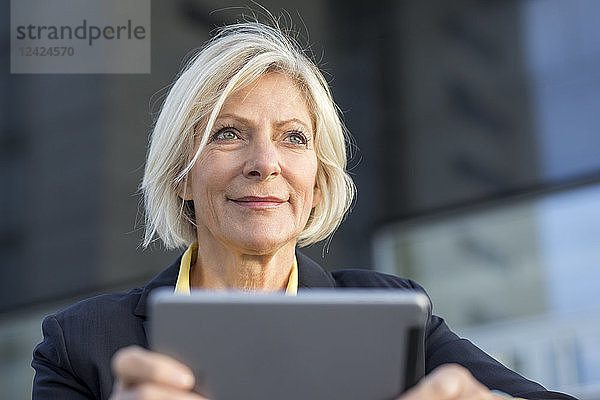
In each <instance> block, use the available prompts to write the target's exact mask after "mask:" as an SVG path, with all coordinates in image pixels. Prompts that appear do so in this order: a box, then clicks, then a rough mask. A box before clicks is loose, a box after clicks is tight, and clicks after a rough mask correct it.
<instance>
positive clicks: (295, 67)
mask: <svg viewBox="0 0 600 400" xmlns="http://www.w3.org/2000/svg"><path fill="white" fill-rule="evenodd" d="M345 168H346V138H345V133H344V128H343V125H342V123H341V120H340V118H339V114H338V112H337V109H336V106H335V104H334V102H333V100H332V97H331V94H330V91H329V88H328V85H327V83H326V81H325V79H324V78H323V76H322V75H321V73H320V72H319V70H318V68H317V67H316V66H315V64H314V63H312V62H311V61H310V60H309V59H308V58H307V57H306V56H305V55H304V54H303V53H302V51H301V50H299V48H298V47H297V46H296V45H295V44H294V42H293V41H292V40H290V39H289V38H288V37H287V36H286V35H285V34H283V33H282V32H281V31H280V30H279V29H278V28H273V27H269V26H266V25H263V24H260V23H242V24H236V25H231V26H228V27H225V28H223V29H222V30H221V31H220V32H219V33H218V34H217V35H216V36H215V37H214V38H213V39H212V40H211V41H210V42H208V43H207V44H206V45H205V46H204V47H203V49H202V50H201V51H200V52H199V53H198V54H197V56H196V57H195V58H193V59H192V60H191V62H190V63H189V64H188V66H187V67H186V68H185V70H184V72H183V73H182V74H181V75H180V76H179V78H178V79H177V81H176V82H175V84H174V85H173V87H172V89H171V91H170V93H169V95H168V97H167V98H166V100H165V103H164V105H163V108H162V111H161V113H160V116H159V118H158V120H157V122H156V125H155V128H154V131H153V133H152V140H151V145H150V149H149V152H148V158H147V164H146V170H145V174H144V179H143V183H142V191H143V193H144V198H145V206H146V215H147V224H146V236H145V244H146V245H147V244H148V243H150V242H151V241H152V240H154V239H155V238H156V237H158V238H160V240H162V242H163V243H164V244H165V245H166V246H167V247H169V248H178V247H182V248H185V247H187V250H186V251H185V253H184V254H183V255H182V256H181V257H180V258H179V259H177V260H176V261H175V263H174V264H173V265H171V266H170V267H169V268H167V269H166V270H165V271H163V272H162V273H161V274H159V275H158V276H157V277H156V278H155V279H153V280H152V281H151V282H150V283H148V284H147V285H146V286H144V287H142V288H137V289H133V290H131V291H129V292H127V293H121V294H111V295H104V296H99V297H96V298H92V299H89V300H86V301H83V302H80V303H78V304H76V305H74V306H71V307H69V308H67V309H66V310H63V311H61V312H59V313H57V314H55V315H52V316H50V317H48V318H46V319H45V320H44V323H43V331H44V340H43V342H42V343H40V344H39V345H38V346H37V348H36V349H35V351H34V359H33V363H32V365H33V367H34V368H35V370H36V376H35V380H34V389H33V398H34V399H107V398H109V397H110V398H111V399H113V400H117V399H173V400H175V399H201V398H202V397H200V396H199V395H197V394H195V393H192V392H191V389H192V388H193V387H194V377H193V376H192V374H191V372H190V370H189V369H188V368H187V367H186V366H185V365H182V364H180V363H178V362H177V361H176V360H173V359H171V358H169V357H167V356H164V355H161V354H157V353H154V352H151V351H149V350H146V349H145V348H147V347H148V341H147V336H146V335H147V332H146V330H145V328H146V322H147V312H146V300H147V296H148V293H149V292H150V291H151V290H152V289H154V288H156V287H160V286H172V287H173V288H174V290H175V291H176V292H181V293H187V292H189V290H190V288H203V289H230V288H235V289H242V290H250V291H257V290H260V291H264V290H269V291H286V292H287V293H288V294H295V292H296V290H298V289H300V290H302V289H303V288H305V287H329V288H336V287H378V288H379V287H386V288H398V289H401V290H402V289H404V290H422V289H420V288H419V287H418V286H417V285H416V284H414V283H412V282H410V281H408V280H404V279H400V278H397V277H393V276H389V275H382V274H378V273H376V272H372V271H337V272H334V273H329V272H326V271H325V270H324V269H322V268H321V267H320V266H319V265H318V264H316V263H315V262H314V261H312V260H310V259H308V258H307V257H306V256H303V255H302V254H301V253H299V252H297V250H296V249H297V247H299V246H305V245H308V244H311V243H315V242H318V241H320V240H323V239H326V238H327V237H329V236H330V235H331V234H332V233H333V232H334V231H335V229H336V228H337V226H338V225H339V223H340V221H341V220H342V218H343V216H344V214H345V213H346V211H347V210H348V207H349V205H350V203H351V201H352V198H353V195H354V185H353V183H352V180H351V179H350V177H349V176H348V174H347V173H346V170H345ZM199 345H210V344H207V343H190V346H199ZM426 370H427V373H428V375H427V376H426V377H425V378H424V379H422V381H421V382H420V383H419V384H418V385H417V386H415V387H414V388H413V389H411V390H410V391H409V392H407V393H405V394H404V395H403V397H402V398H403V399H405V400H409V399H433V398H435V399H475V398H478V399H486V398H488V399H492V398H494V397H500V395H498V394H496V393H494V392H492V391H491V389H493V390H499V391H502V392H504V393H508V394H510V395H513V396H520V397H527V398H537V399H542V398H544V399H546V398H569V396H566V395H560V394H557V393H552V392H547V391H545V389H544V388H543V387H541V386H540V385H538V384H536V383H534V382H531V381H528V380H526V379H525V378H523V377H521V376H519V375H517V374H516V373H514V372H512V371H510V370H508V369H506V368H505V367H503V366H502V365H501V364H499V363H498V362H496V361H495V360H493V359H492V358H490V357H489V356H487V355H486V354H485V353H483V352H482V351H481V350H479V349H477V348H476V347H475V346H473V345H472V344H471V343H470V342H468V341H465V340H462V339H459V338H458V337H457V336H456V335H455V334H453V333H452V332H451V331H450V330H449V329H448V327H447V326H446V325H445V323H444V322H443V320H442V319H440V318H438V317H436V316H433V317H432V318H431V320H430V322H429V325H428V333H427V342H426Z"/></svg>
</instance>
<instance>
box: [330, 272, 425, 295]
mask: <svg viewBox="0 0 600 400" xmlns="http://www.w3.org/2000/svg"><path fill="white" fill-rule="evenodd" d="M331 275H332V276H333V279H334V280H335V282H336V286H338V287H355V288H397V289H412V290H418V291H420V292H425V290H424V289H423V288H422V287H421V286H420V285H419V284H417V283H416V282H414V281H412V280H410V279H404V278H400V277H398V276H394V275H389V274H384V273H381V272H376V271H371V270H364V269H342V270H338V271H333V272H332V273H331Z"/></svg>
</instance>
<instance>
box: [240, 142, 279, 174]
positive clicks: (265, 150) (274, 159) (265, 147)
mask: <svg viewBox="0 0 600 400" xmlns="http://www.w3.org/2000/svg"><path fill="white" fill-rule="evenodd" d="M257 136H258V135H257ZM279 161H280V160H279V153H278V151H277V146H276V144H275V143H273V141H272V140H271V138H270V135H260V137H257V138H255V139H254V140H252V141H251V143H250V145H249V146H248V151H247V159H246V162H245V164H244V171H243V173H244V176H245V177H246V178H251V179H258V180H261V181H263V180H268V179H270V178H273V177H276V176H277V175H279V174H281V165H280V162H279Z"/></svg>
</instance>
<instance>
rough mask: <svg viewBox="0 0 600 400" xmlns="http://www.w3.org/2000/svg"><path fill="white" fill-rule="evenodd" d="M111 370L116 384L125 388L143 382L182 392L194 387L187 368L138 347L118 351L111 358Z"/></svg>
mask: <svg viewBox="0 0 600 400" xmlns="http://www.w3.org/2000/svg"><path fill="white" fill-rule="evenodd" d="M112 370H113V373H114V375H115V378H116V380H117V382H119V383H120V384H122V385H123V386H124V387H126V388H127V387H129V386H131V385H135V384H138V383H145V382H153V383H158V384H161V385H167V386H171V387H174V388H179V389H184V390H189V389H191V388H193V387H194V375H193V374H192V371H191V370H190V369H189V368H188V367H187V366H185V365H183V364H182V363H180V362H178V361H176V360H174V359H173V358H171V357H168V356H165V355H163V354H159V353H155V352H152V351H149V350H145V349H142V348H141V347H138V346H130V347H125V348H123V349H120V350H118V351H117V352H116V353H115V355H114V356H113V358H112Z"/></svg>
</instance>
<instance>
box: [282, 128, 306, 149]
mask: <svg viewBox="0 0 600 400" xmlns="http://www.w3.org/2000/svg"><path fill="white" fill-rule="evenodd" d="M284 140H285V141H287V142H289V143H291V144H295V145H298V146H306V145H307V144H308V139H307V138H306V136H304V134H303V133H302V132H297V131H292V132H288V135H287V137H286V138H285V139H284Z"/></svg>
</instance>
